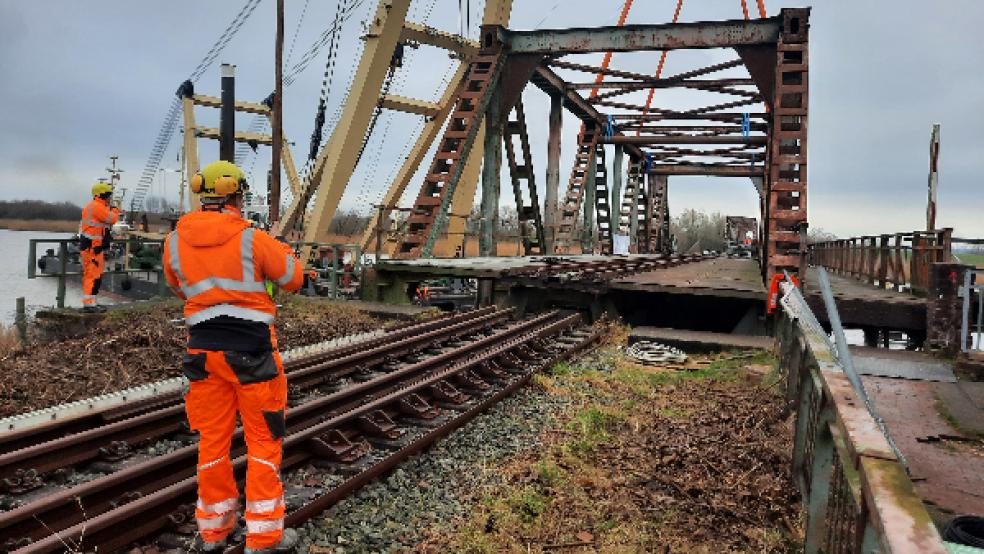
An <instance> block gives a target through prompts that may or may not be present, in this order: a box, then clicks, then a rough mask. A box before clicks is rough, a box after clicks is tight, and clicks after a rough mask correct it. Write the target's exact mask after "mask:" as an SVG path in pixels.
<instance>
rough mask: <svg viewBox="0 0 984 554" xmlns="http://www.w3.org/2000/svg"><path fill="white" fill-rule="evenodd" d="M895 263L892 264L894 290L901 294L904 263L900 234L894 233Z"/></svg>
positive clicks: (903, 282) (904, 280)
mask: <svg viewBox="0 0 984 554" xmlns="http://www.w3.org/2000/svg"><path fill="white" fill-rule="evenodd" d="M894 258H895V261H894V262H893V263H892V268H893V271H894V273H895V278H894V279H893V281H894V283H895V290H896V291H899V292H901V291H902V287H903V286H905V282H906V279H905V263H904V261H903V258H902V234H901V233H895V256H894Z"/></svg>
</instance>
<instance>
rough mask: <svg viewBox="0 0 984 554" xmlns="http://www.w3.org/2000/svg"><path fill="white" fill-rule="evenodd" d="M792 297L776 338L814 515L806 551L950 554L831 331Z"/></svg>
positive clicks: (799, 479)
mask: <svg viewBox="0 0 984 554" xmlns="http://www.w3.org/2000/svg"><path fill="white" fill-rule="evenodd" d="M784 292H785V293H786V294H785V296H784V298H783V300H782V306H783V312H782V315H781V317H780V319H779V321H778V325H777V332H776V337H777V340H778V348H779V371H780V374H781V375H782V377H783V378H784V379H785V382H786V390H785V394H786V401H787V405H788V406H791V407H794V408H795V409H796V422H795V442H794V448H793V477H794V480H795V482H796V484H797V487H798V488H799V490H800V492H801V494H802V496H803V505H804V508H805V512H806V521H805V523H806V525H805V527H806V541H805V545H804V547H805V548H804V550H805V552H806V553H807V554H814V553H820V552H824V553H827V552H864V553H874V552H881V553H886V554H889V553H892V554H901V553H910V552H911V553H916V552H919V553H926V554H937V553H938V554H945V553H946V552H947V550H946V548H945V546H944V544H943V541H942V539H941V538H940V535H939V533H938V531H937V530H936V527H935V526H934V525H933V522H932V520H931V519H930V516H929V513H928V512H927V511H926V508H925V506H923V503H922V501H921V500H920V498H919V496H918V495H917V494H916V491H915V489H914V487H913V484H912V481H911V480H910V479H909V475H908V473H907V472H906V469H905V467H904V464H903V463H902V461H901V460H900V459H899V458H898V456H897V455H896V452H895V451H894V449H893V448H892V447H891V445H890V443H889V440H888V439H887V438H886V436H885V435H884V434H883V433H882V430H881V429H880V428H879V426H878V423H877V421H876V420H875V418H874V417H873V416H872V414H871V413H869V411H868V410H867V409H866V408H865V404H864V402H863V399H862V398H861V397H860V395H859V394H858V392H857V391H856V390H855V388H854V387H853V386H852V385H851V383H850V380H849V379H848V376H847V374H846V373H845V371H844V370H845V368H844V367H843V365H842V363H841V362H840V360H839V359H838V354H837V351H836V349H835V348H834V345H833V343H832V342H831V340H830V338H829V336H828V335H827V333H826V331H824V329H823V328H822V327H821V326H820V323H819V322H817V319H816V317H815V316H814V314H813V312H811V311H810V308H809V307H808V306H807V304H806V301H805V300H804V299H803V296H802V295H801V294H800V292H799V289H797V288H795V287H785V291H784Z"/></svg>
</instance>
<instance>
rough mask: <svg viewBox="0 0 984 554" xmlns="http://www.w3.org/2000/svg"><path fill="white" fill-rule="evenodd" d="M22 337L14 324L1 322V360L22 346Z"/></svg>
mask: <svg viewBox="0 0 984 554" xmlns="http://www.w3.org/2000/svg"><path fill="white" fill-rule="evenodd" d="M20 345H21V343H20V337H18V336H17V328H16V327H14V326H13V325H5V324H3V323H0V361H3V360H5V359H6V358H7V356H10V355H11V354H13V353H14V352H16V351H17V349H19V348H20Z"/></svg>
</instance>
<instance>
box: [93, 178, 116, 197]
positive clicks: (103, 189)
mask: <svg viewBox="0 0 984 554" xmlns="http://www.w3.org/2000/svg"><path fill="white" fill-rule="evenodd" d="M107 192H113V185H111V184H109V183H106V182H103V181H96V184H94V185H92V196H93V197H95V196H102V195H104V194H106V193H107Z"/></svg>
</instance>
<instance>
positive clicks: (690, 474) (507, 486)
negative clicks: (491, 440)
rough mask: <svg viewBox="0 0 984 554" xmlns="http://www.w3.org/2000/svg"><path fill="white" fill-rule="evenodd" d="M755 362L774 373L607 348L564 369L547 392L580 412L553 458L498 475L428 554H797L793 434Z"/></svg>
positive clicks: (567, 415)
mask: <svg viewBox="0 0 984 554" xmlns="http://www.w3.org/2000/svg"><path fill="white" fill-rule="evenodd" d="M756 362H767V363H771V362H772V360H771V358H770V356H768V355H765V356H762V357H761V359H756V360H737V362H736V360H735V359H727V358H725V359H716V360H712V361H710V363H706V360H705V363H700V364H693V363H691V364H690V370H689V371H682V372H681V371H674V370H668V369H665V368H652V367H646V366H640V365H637V364H634V363H632V362H630V361H628V360H627V359H626V358H624V357H623V356H622V355H621V354H619V353H618V351H617V350H615V349H607V350H603V351H602V353H601V354H600V355H598V356H596V357H595V359H594V360H593V361H591V362H582V363H581V364H579V365H578V366H571V365H567V364H559V365H557V366H555V367H554V368H553V370H552V371H551V372H550V374H548V375H544V376H540V377H538V379H537V382H538V384H539V386H540V387H542V388H543V389H544V390H545V391H546V392H547V393H548V394H551V395H562V396H564V397H566V398H568V399H569V400H570V402H571V404H570V407H569V408H567V409H566V410H565V412H564V413H563V414H562V415H561V416H560V417H559V420H558V421H557V422H556V424H555V425H553V428H552V429H550V430H549V431H548V432H547V433H546V434H545V435H544V436H542V437H541V439H542V441H543V442H544V446H543V447H542V448H539V449H538V450H537V451H535V452H527V453H524V454H522V455H520V456H519V457H517V458H516V459H513V460H512V461H510V462H508V463H506V464H504V465H503V466H502V467H492V468H488V469H487V471H489V472H491V473H493V474H496V475H500V476H504V477H502V478H501V479H498V480H494V481H491V482H490V484H488V485H486V486H484V487H477V488H476V490H474V491H470V495H471V497H472V502H473V503H474V507H473V508H472V509H471V511H470V512H469V515H468V516H466V517H465V518H464V519H463V520H462V521H456V522H452V524H450V525H449V527H448V528H446V530H445V531H443V532H442V531H436V532H433V533H432V534H431V536H430V538H429V539H427V540H426V541H425V542H424V543H423V544H422V545H421V550H424V551H427V552H452V551H453V552H497V553H498V552H516V553H520V552H544V551H555V550H557V549H563V551H565V552H659V553H668V552H687V553H691V552H696V553H705V552H706V553H710V552H714V553H718V552H795V551H798V548H799V544H798V541H799V540H800V535H801V531H800V523H799V516H798V513H799V498H798V495H797V493H796V490H795V487H794V486H793V484H792V482H791V479H790V475H789V467H790V453H791V452H792V445H791V434H790V431H789V429H788V426H787V423H786V422H785V421H784V420H783V418H782V416H781V409H782V402H781V398H779V397H778V396H777V395H775V394H773V393H772V392H770V391H769V390H768V388H767V387H764V386H762V384H761V382H760V378H761V377H760V374H759V373H758V372H754V371H751V369H756V368H757V369H758V370H759V372H760V371H761V370H762V368H765V369H766V370H768V368H769V367H770V366H769V365H765V364H761V363H756ZM746 367H747V368H748V369H746ZM766 379H769V377H767V378H766Z"/></svg>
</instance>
